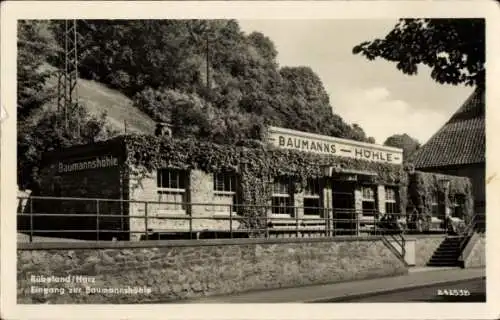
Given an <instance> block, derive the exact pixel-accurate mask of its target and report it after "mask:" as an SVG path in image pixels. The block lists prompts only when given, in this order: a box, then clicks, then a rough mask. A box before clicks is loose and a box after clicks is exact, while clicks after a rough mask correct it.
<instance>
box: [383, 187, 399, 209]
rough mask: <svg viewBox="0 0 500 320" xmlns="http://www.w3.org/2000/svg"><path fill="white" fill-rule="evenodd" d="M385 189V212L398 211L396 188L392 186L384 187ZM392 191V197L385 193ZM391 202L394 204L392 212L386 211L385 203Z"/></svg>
mask: <svg viewBox="0 0 500 320" xmlns="http://www.w3.org/2000/svg"><path fill="white" fill-rule="evenodd" d="M384 189H385V213H399V212H398V211H399V210H398V209H397V208H398V206H397V205H398V200H397V199H398V195H397V190H396V188H394V187H384ZM389 191H390V192H389ZM392 192H394V198H392V197H391V198H389V197H388V196H387V195H388V194H391V193H392ZM388 204H392V205H393V206H394V212H388V211H387V205H388Z"/></svg>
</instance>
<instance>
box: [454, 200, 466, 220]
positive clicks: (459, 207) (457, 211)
mask: <svg viewBox="0 0 500 320" xmlns="http://www.w3.org/2000/svg"><path fill="white" fill-rule="evenodd" d="M451 200H452V201H451V215H452V217H455V218H460V219H463V217H464V211H465V196H464V195H463V194H457V195H455V196H454V197H452V199H451Z"/></svg>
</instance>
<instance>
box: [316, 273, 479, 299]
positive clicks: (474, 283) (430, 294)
mask: <svg viewBox="0 0 500 320" xmlns="http://www.w3.org/2000/svg"><path fill="white" fill-rule="evenodd" d="M317 302H357V303H359V302H486V280H485V279H484V278H483V279H474V280H468V281H463V282H460V283H455V284H451V285H435V286H430V287H425V288H416V289H410V290H404V291H397V292H392V293H383V294H377V295H373V296H365V297H362V296H361V297H356V298H353V297H351V298H344V299H335V300H334V301H317Z"/></svg>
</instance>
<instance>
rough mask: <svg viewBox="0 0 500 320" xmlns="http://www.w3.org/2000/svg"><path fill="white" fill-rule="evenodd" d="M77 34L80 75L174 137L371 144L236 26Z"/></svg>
mask: <svg viewBox="0 0 500 320" xmlns="http://www.w3.org/2000/svg"><path fill="white" fill-rule="evenodd" d="M79 28H80V29H79V30H80V32H81V33H82V34H83V35H84V37H85V38H86V39H87V41H86V43H85V45H84V46H83V49H82V50H83V52H82V59H81V62H80V72H81V75H82V76H83V77H86V78H89V79H94V80H97V81H100V82H103V83H106V84H108V85H110V86H112V87H114V88H117V89H119V90H120V91H122V92H124V93H126V94H127V95H129V96H130V97H133V98H134V100H135V104H136V106H137V107H138V108H140V109H141V110H143V111H144V112H146V113H147V114H148V115H150V116H151V117H152V118H153V119H154V120H156V121H170V122H176V123H177V125H178V127H179V128H184V130H183V131H182V132H180V133H179V132H177V133H178V135H179V136H181V137H186V136H194V137H203V138H209V139H213V140H214V141H218V142H231V143H232V142H234V141H235V140H238V139H243V138H252V137H255V136H256V133H255V131H256V130H257V129H256V128H257V127H262V126H263V125H269V124H270V125H276V126H283V127H288V128H293V129H297V130H303V131H309V132H314V133H320V134H326V135H333V136H337V137H343V138H350V139H356V140H362V141H372V140H368V138H367V137H366V134H365V133H364V132H363V130H362V129H361V128H359V127H357V128H353V127H352V126H350V125H348V124H346V123H345V122H344V121H343V120H342V118H340V117H338V116H336V115H334V114H333V113H332V108H331V105H330V102H329V98H328V94H327V93H326V91H325V89H324V87H323V84H322V82H321V79H320V78H319V77H318V75H317V74H315V73H314V71H312V70H311V69H310V68H309V67H283V68H281V69H280V68H279V67H278V64H277V62H276V56H277V54H278V53H277V50H276V48H275V46H274V44H273V42H272V41H271V40H270V39H269V38H267V37H266V36H265V35H263V34H261V33H258V32H254V33H251V34H249V35H246V34H245V33H243V32H242V31H241V30H240V27H239V25H238V23H237V22H236V21H233V20H147V21H146V20H127V21H122V20H113V21H111V20H98V21H95V20H87V21H86V22H85V23H81V24H80V25H79ZM186 109H187V110H190V111H186ZM174 114H175V115H176V116H175V117H174V116H173V115H174ZM216 123H218V124H221V125H222V128H221V127H220V126H219V125H215V124H216ZM235 128H237V129H238V131H239V132H234V129H235ZM207 130H208V131H207ZM213 130H215V132H214V131H213ZM174 132H175V130H174Z"/></svg>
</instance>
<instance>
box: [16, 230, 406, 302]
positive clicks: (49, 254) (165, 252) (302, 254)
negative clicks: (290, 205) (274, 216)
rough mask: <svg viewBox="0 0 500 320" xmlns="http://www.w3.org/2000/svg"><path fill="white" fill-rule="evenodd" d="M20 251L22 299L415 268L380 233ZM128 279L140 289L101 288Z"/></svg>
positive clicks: (215, 290)
mask: <svg viewBox="0 0 500 320" xmlns="http://www.w3.org/2000/svg"><path fill="white" fill-rule="evenodd" d="M17 255H18V272H17V281H18V292H17V298H18V303H144V302H166V301H172V300H179V299H186V298H196V297H200V296H208V295H221V294H232V293H238V292H244V291H250V290H261V289H271V288H280V287H294V286H302V285H313V284H323V283H332V282H339V281H349V280H356V279H366V278H372V277H383V276H393V275H400V274H405V273H407V272H408V270H407V268H406V267H405V265H404V263H403V262H402V261H401V260H399V259H398V258H397V257H396V256H395V254H394V253H393V252H392V251H391V250H389V249H388V247H387V246H386V245H385V244H384V242H383V241H382V239H381V238H374V237H365V238H355V239H353V238H350V239H347V238H344V239H342V238H336V239H267V240H266V239H237V240H236V239H225V240H222V239H221V240H199V241H170V242H168V243H167V242H165V241H144V242H114V243H113V242H107V243H101V244H100V247H96V244H95V243H71V244H69V243H66V244H58V243H39V244H19V247H18V253H17ZM32 276H34V277H35V278H33V279H32ZM40 276H44V277H51V276H54V277H63V278H65V277H68V278H65V279H67V280H68V281H70V283H65V282H57V283H36V280H37V279H38V280H39V279H40ZM82 281H83V282H82ZM35 286H36V287H39V289H35V290H34V291H36V290H38V291H36V293H34V292H32V290H33V289H32V287H35ZM127 287H130V288H131V290H135V291H136V292H138V293H135V294H130V293H125V292H123V291H122V292H118V293H102V292H97V291H96V289H101V291H102V289H104V288H112V289H114V290H117V289H118V290H122V289H123V288H127ZM40 288H42V289H40ZM43 288H52V289H51V290H53V292H48V293H47V294H44V293H43V292H42V291H40V290H43ZM55 288H59V290H56V289H55ZM61 288H64V292H61ZM72 288H73V292H71V291H70V289H72ZM74 288H80V290H81V292H80V293H78V292H75V290H74ZM88 288H94V289H92V290H91V291H88V290H89V289H88ZM120 288H122V289H120ZM88 292H92V294H88Z"/></svg>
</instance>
